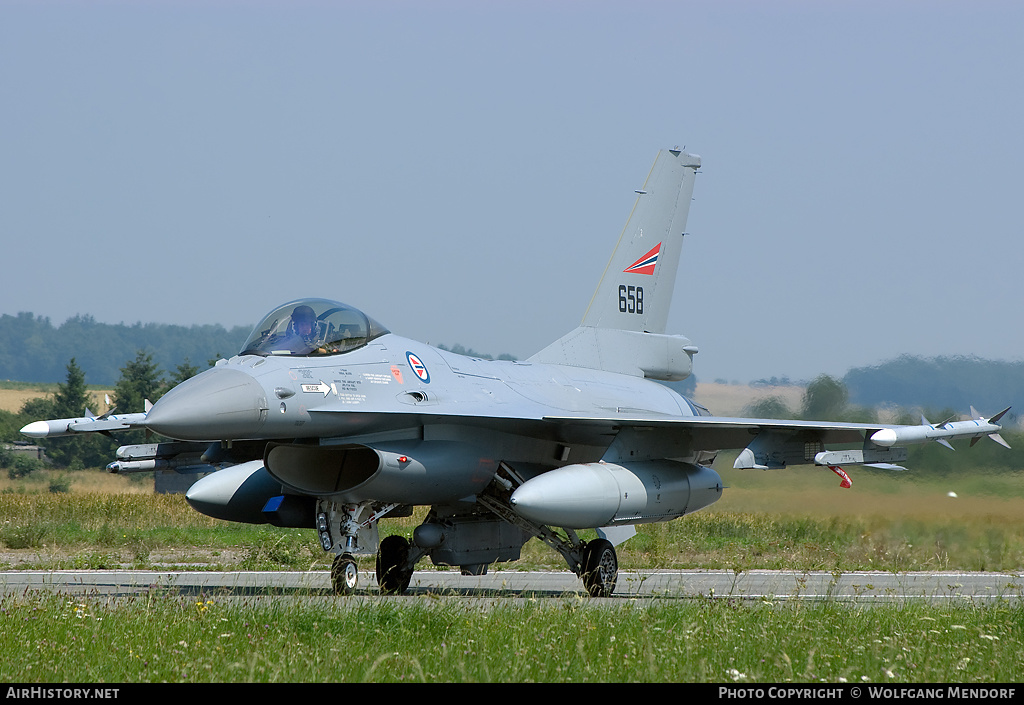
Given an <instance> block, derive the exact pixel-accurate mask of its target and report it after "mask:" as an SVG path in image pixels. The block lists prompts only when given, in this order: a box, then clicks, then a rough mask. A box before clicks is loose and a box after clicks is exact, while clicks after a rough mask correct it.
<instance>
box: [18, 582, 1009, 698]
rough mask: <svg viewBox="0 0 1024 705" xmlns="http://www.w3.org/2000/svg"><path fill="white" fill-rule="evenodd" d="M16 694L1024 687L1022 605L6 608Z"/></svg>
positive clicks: (176, 602) (148, 600) (155, 602)
mask: <svg viewBox="0 0 1024 705" xmlns="http://www.w3.org/2000/svg"><path fill="white" fill-rule="evenodd" d="M0 618H2V620H3V623H4V629H3V630H0V680H3V681H7V682H53V681H70V682H133V683H134V682H161V681H170V682H178V681H187V682H211V681H213V682H243V681H258V682H269V681H278V682H311V681H334V682H360V681H390V682H398V681H414V682H420V681H440V682H451V681H455V682H471V681H478V682H479V681H488V682H496V681H497V682H513V681H514V682H530V681H539V682H559V681H564V682H587V681H590V682H605V681H616V682H628V681H644V682H673V681H675V682H678V681H710V682H723V681H724V682H730V681H736V682H745V681H751V682H784V681H799V682H814V681H823V682H843V681H845V682H875V683H878V682H883V683H884V682H961V683H967V682H1019V680H1020V678H1021V676H1022V674H1024V606H1021V605H1020V604H1019V603H1017V604H1016V606H1011V605H1008V604H999V605H994V606H991V607H984V608H972V607H940V608H933V607H928V606H924V605H920V604H908V605H904V606H896V605H874V606H857V605H849V604H836V603H818V604H810V605H808V604H792V603H789V604H780V603H737V602H732V601H729V600H724V599H718V600H695V601H691V602H686V603H678V602H674V601H673V602H665V601H658V600H656V599H655V600H651V601H645V602H634V603H630V604H627V605H624V606H618V607H608V606H594V605H591V604H588V603H587V602H586V601H583V600H581V601H579V602H568V603H564V602H558V603H554V604H552V603H546V604H545V603H543V602H542V603H530V602H526V603H523V604H518V605H509V604H497V605H493V606H490V607H480V606H479V605H477V604H476V603H474V604H472V605H469V604H466V603H465V602H464V601H463V600H449V599H448V598H444V597H440V598H438V599H436V600H423V601H419V602H416V603H413V604H404V605H403V604H401V603H399V602H392V601H389V600H377V601H373V602H359V603H350V602H347V601H345V600H327V601H309V600H297V601H291V600H286V599H280V600H268V599H253V600H251V601H248V602H245V603H238V602H237V601H233V600H232V601H227V600H224V601H222V600H221V599H218V598H217V597H199V598H195V597H192V598H188V599H185V598H179V597H160V596H156V595H153V596H148V597H140V598H135V599H131V600H127V601H119V602H117V603H116V604H114V603H107V602H105V601H102V600H97V599H94V600H81V599H77V598H75V599H69V598H67V597H62V596H41V595H40V596H29V597H18V598H8V599H5V600H3V601H2V602H0Z"/></svg>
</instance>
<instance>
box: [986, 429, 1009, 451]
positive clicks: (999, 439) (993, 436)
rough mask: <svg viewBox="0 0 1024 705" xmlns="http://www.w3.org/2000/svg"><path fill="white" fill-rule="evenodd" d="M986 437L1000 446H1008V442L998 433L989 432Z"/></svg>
mask: <svg viewBox="0 0 1024 705" xmlns="http://www.w3.org/2000/svg"><path fill="white" fill-rule="evenodd" d="M988 437H989V438H991V439H992V440H993V441H995V442H996V443H998V444H999V445H1001V446H1005V447H1006V448H1009V447H1010V444H1009V443H1007V442H1006V441H1004V440H1003V437H1002V436H1000V435H999V434H998V433H990V434H988Z"/></svg>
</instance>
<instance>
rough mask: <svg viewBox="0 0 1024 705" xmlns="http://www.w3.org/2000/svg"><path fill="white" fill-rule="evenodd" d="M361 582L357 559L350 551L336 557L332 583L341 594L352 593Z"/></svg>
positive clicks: (332, 567)
mask: <svg viewBox="0 0 1024 705" xmlns="http://www.w3.org/2000/svg"><path fill="white" fill-rule="evenodd" d="M358 584H359V569H358V568H356V559H355V558H353V557H352V555H351V554H349V553H344V554H342V555H340V556H335V557H334V564H333V565H332V566H331V585H332V586H333V587H334V592H336V593H337V594H339V595H351V594H352V593H353V592H354V591H355V589H356V586H357V585H358Z"/></svg>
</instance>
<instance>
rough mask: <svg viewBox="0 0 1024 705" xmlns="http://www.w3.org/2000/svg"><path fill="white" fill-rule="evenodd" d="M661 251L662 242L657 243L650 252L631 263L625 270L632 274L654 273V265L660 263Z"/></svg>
mask: <svg viewBox="0 0 1024 705" xmlns="http://www.w3.org/2000/svg"><path fill="white" fill-rule="evenodd" d="M660 252H661V243H660V242H659V243H658V244H657V245H655V246H654V247H653V248H652V249H651V251H650V252H648V253H647V254H646V255H644V256H643V257H641V258H640V259H638V260H637V261H636V262H634V263H633V264H631V265H629V266H628V267H626V268H625V269H623V270H622V271H623V272H628V273H630V274H654V265H656V264H657V263H658V254H659V253H660Z"/></svg>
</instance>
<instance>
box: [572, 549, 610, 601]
mask: <svg viewBox="0 0 1024 705" xmlns="http://www.w3.org/2000/svg"><path fill="white" fill-rule="evenodd" d="M580 569H581V571H580V577H581V578H583V587H585V588H586V589H587V592H589V593H590V596H591V597H609V596H610V595H611V594H612V593H613V592H614V591H615V583H616V581H617V580H618V577H619V559H618V557H617V556H616V555H615V547H614V546H612V542H611V541H609V540H607V539H594V540H593V541H588V542H587V543H585V544H584V545H583V560H582V561H581V565H580Z"/></svg>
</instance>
